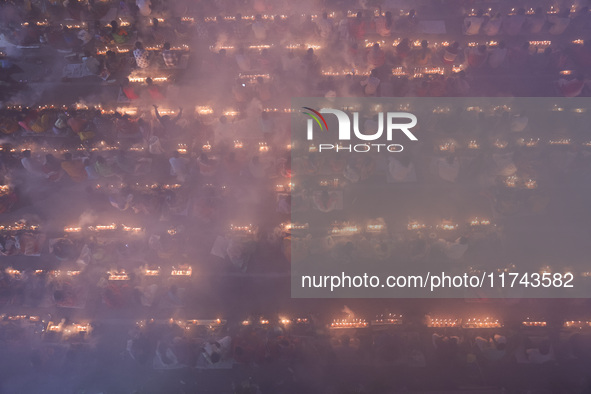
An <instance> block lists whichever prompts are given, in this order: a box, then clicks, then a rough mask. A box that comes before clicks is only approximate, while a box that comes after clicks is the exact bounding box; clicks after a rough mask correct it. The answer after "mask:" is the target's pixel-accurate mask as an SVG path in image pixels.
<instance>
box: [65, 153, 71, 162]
mask: <svg viewBox="0 0 591 394" xmlns="http://www.w3.org/2000/svg"><path fill="white" fill-rule="evenodd" d="M64 159H65V160H72V154H71V153H70V152H66V153H64Z"/></svg>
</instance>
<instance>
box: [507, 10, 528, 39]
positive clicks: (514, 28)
mask: <svg viewBox="0 0 591 394" xmlns="http://www.w3.org/2000/svg"><path fill="white" fill-rule="evenodd" d="M524 23H525V8H520V9H519V10H517V13H516V14H515V15H509V16H507V17H506V18H505V19H504V20H503V31H504V32H505V34H507V35H509V36H517V35H519V34H521V32H522V28H523V24H524Z"/></svg>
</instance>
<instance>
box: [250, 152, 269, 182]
mask: <svg viewBox="0 0 591 394" xmlns="http://www.w3.org/2000/svg"><path fill="white" fill-rule="evenodd" d="M248 171H249V172H250V175H251V176H252V177H253V178H255V179H263V178H265V176H267V172H268V166H267V165H266V164H265V163H263V162H261V161H260V159H259V157H258V156H254V157H253V158H252V159H250V161H249V162H248Z"/></svg>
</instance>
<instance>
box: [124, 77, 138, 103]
mask: <svg viewBox="0 0 591 394" xmlns="http://www.w3.org/2000/svg"><path fill="white" fill-rule="evenodd" d="M121 91H122V92H123V94H124V95H125V97H126V98H127V99H128V100H137V99H139V98H140V96H139V95H138V94H137V92H136V91H135V88H134V87H133V86H132V85H131V83H130V82H129V78H125V79H124V80H123V81H122V82H121Z"/></svg>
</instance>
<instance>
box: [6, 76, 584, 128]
mask: <svg viewBox="0 0 591 394" xmlns="http://www.w3.org/2000/svg"><path fill="white" fill-rule="evenodd" d="M393 70H394V72H402V69H401V68H399V67H398V68H394V69H393ZM423 71H424V70H423ZM427 72H432V73H440V72H441V69H440V68H439V67H434V68H428V69H427ZM350 73H351V70H347V71H343V72H342V73H341V72H332V71H326V72H325V74H326V75H346V74H350ZM247 75H248V74H244V78H246V77H247ZM261 75H268V74H261ZM256 76H259V75H254V77H255V78H256ZM158 78H166V77H156V80H157V81H158V80H160V79H158ZM152 79H153V80H154V78H152ZM144 80H145V78H144V77H139V76H138V77H137V81H144ZM162 80H163V79H162ZM134 81H135V80H134ZM5 108H6V109H7V110H17V111H20V110H47V109H60V110H67V109H68V107H67V106H65V105H63V106H56V105H53V104H46V105H38V106H32V107H31V106H23V105H19V104H10V105H6V106H5ZM75 108H76V109H78V110H100V111H101V112H102V113H104V114H114V113H115V112H119V113H122V114H127V115H135V114H137V113H139V112H140V111H141V110H142V109H141V108H140V107H117V108H116V109H114V110H105V109H104V108H103V107H102V106H101V105H100V104H96V105H88V104H84V103H76V104H75ZM146 108H147V107H146ZM340 109H342V110H343V111H348V112H352V111H360V110H362V109H363V108H362V107H361V106H355V105H352V106H347V107H343V108H340ZM397 109H399V110H401V111H409V110H411V106H410V104H409V103H407V104H401V105H400V106H398V108H397ZM422 109H424V106H423V107H422ZM464 109H465V111H467V112H497V111H501V110H502V111H505V112H511V111H512V109H511V107H508V106H507V105H494V106H491V107H489V108H482V107H479V106H468V107H466V108H464ZM550 109H551V110H552V111H554V112H563V111H566V108H564V107H561V106H559V105H554V106H553V107H551V108H550ZM149 110H151V108H150V109H149ZM570 110H571V111H572V112H574V113H585V112H586V111H587V109H586V108H581V107H576V108H571V109H570ZM263 111H264V112H269V113H284V114H290V113H293V112H299V109H293V108H275V107H267V108H264V109H263ZM451 111H452V108H451V107H441V106H436V107H434V108H433V110H432V112H433V113H434V114H446V113H451ZM517 111H520V110H519V109H518V110H517ZM195 112H196V113H197V114H199V115H214V114H219V115H224V116H226V117H234V116H238V115H240V112H239V111H238V110H235V109H231V108H230V109H224V110H219V109H217V108H213V107H211V106H209V105H197V106H196V107H195ZM376 112H381V109H376ZM158 113H160V115H174V114H176V113H177V110H176V109H172V108H158Z"/></svg>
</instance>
